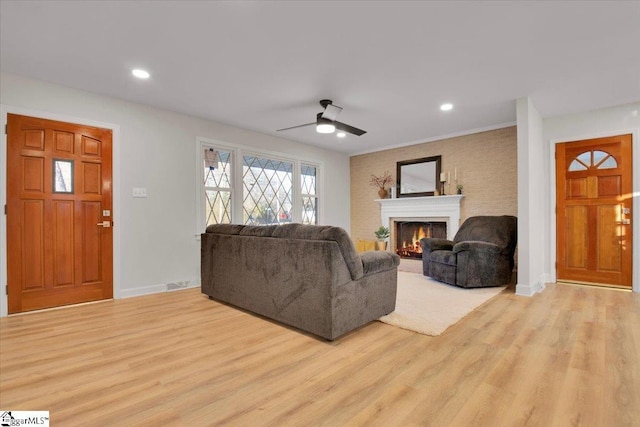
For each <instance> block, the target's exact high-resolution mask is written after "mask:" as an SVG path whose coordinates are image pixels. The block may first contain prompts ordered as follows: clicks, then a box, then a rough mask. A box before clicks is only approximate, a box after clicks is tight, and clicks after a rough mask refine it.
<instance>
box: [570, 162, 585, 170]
mask: <svg viewBox="0 0 640 427" xmlns="http://www.w3.org/2000/svg"><path fill="white" fill-rule="evenodd" d="M584 170H587V167H586V166H585V165H583V164H582V163H580V162H579V161H577V160H574V161H573V162H571V165H569V171H570V172H575V171H584Z"/></svg>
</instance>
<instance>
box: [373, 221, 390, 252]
mask: <svg viewBox="0 0 640 427" xmlns="http://www.w3.org/2000/svg"><path fill="white" fill-rule="evenodd" d="M375 235H376V238H377V239H378V241H377V242H376V250H377V251H386V250H387V242H386V241H385V239H388V238H389V229H388V228H387V227H385V226H384V225H381V226H380V228H378V229H377V230H376V231H375Z"/></svg>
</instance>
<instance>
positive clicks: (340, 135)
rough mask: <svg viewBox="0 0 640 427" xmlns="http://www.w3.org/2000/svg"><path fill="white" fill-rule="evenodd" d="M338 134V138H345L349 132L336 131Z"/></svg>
mask: <svg viewBox="0 0 640 427" xmlns="http://www.w3.org/2000/svg"><path fill="white" fill-rule="evenodd" d="M336 136H337V137H338V138H344V137H345V136H347V134H346V133H345V132H338V133H336Z"/></svg>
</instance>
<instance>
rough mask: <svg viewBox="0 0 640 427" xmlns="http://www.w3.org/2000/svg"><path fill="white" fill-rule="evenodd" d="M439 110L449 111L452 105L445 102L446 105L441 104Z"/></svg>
mask: <svg viewBox="0 0 640 427" xmlns="http://www.w3.org/2000/svg"><path fill="white" fill-rule="evenodd" d="M440 110H442V111H451V110H453V104H451V103H449V102H447V103H446V104H442V105H441V106H440Z"/></svg>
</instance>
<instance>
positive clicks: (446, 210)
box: [376, 194, 464, 240]
mask: <svg viewBox="0 0 640 427" xmlns="http://www.w3.org/2000/svg"><path fill="white" fill-rule="evenodd" d="M463 197H464V195H463V194H456V195H452V196H427V197H401V198H397V199H377V200H376V202H378V203H380V218H381V221H382V224H384V225H385V226H386V227H389V228H392V227H391V225H392V224H391V222H392V221H394V220H396V219H402V220H405V219H407V218H416V219H417V218H427V219H436V218H438V219H442V220H444V221H446V222H447V238H448V239H449V240H451V239H453V236H455V235H456V233H457V232H458V228H459V227H460V203H461V202H462V198H463Z"/></svg>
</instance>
